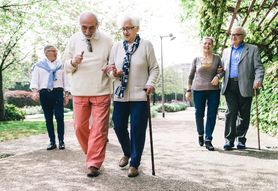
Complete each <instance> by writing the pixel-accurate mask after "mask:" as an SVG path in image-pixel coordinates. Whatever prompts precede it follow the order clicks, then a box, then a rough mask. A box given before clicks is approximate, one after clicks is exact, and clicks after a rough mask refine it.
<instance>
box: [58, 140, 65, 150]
mask: <svg viewBox="0 0 278 191" xmlns="http://www.w3.org/2000/svg"><path fill="white" fill-rule="evenodd" d="M59 149H60V150H64V149H65V143H64V142H63V141H60V142H59Z"/></svg>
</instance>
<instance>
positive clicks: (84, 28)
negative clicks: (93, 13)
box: [81, 25, 97, 31]
mask: <svg viewBox="0 0 278 191" xmlns="http://www.w3.org/2000/svg"><path fill="white" fill-rule="evenodd" d="M96 29H97V26H85V25H82V26H81V30H82V31H87V30H89V31H95V30H96Z"/></svg>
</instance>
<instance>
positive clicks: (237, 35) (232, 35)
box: [231, 33, 243, 37]
mask: <svg viewBox="0 0 278 191" xmlns="http://www.w3.org/2000/svg"><path fill="white" fill-rule="evenodd" d="M241 35H243V34H237V33H236V34H231V37H239V36H241Z"/></svg>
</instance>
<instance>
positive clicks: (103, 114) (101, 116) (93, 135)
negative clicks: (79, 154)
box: [73, 95, 111, 168]
mask: <svg viewBox="0 0 278 191" xmlns="http://www.w3.org/2000/svg"><path fill="white" fill-rule="evenodd" d="M110 103H111V95H103V96H74V97H73V111H74V129H75V134H76V137H77V139H78V142H79V144H80V146H81V148H82V150H83V151H84V153H85V154H86V155H87V157H86V166H87V168H89V167H91V166H94V167H96V168H100V167H101V165H102V163H103V161H104V158H105V149H106V142H107V136H108V128H109V111H110ZM91 116H92V125H91V127H90V122H89V121H90V117H91Z"/></svg>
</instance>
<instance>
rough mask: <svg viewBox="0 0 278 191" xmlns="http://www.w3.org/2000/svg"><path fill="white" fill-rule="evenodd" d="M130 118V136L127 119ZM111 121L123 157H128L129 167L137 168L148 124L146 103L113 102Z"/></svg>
mask: <svg viewBox="0 0 278 191" xmlns="http://www.w3.org/2000/svg"><path fill="white" fill-rule="evenodd" d="M129 116H130V136H129V133H128V119H129ZM112 120H113V122H114V130H115V132H116V135H117V137H118V140H119V142H120V144H121V147H122V150H123V153H124V155H125V156H127V157H130V158H131V159H130V166H132V167H135V168H138V166H139V165H140V161H141V156H142V153H143V150H144V145H145V138H146V129H147V122H148V105H147V102H146V101H134V102H117V101H114V111H113V116H112Z"/></svg>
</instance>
